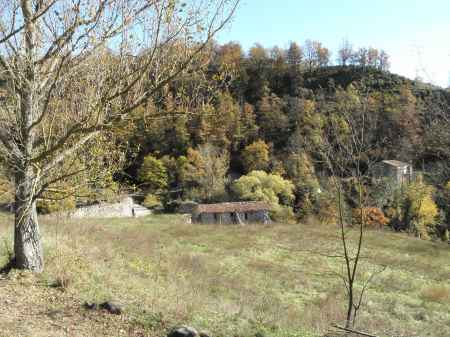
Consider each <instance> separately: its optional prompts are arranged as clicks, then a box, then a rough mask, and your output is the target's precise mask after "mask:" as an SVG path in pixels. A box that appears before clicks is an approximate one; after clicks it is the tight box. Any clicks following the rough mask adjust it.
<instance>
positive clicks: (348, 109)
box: [316, 91, 381, 329]
mask: <svg viewBox="0 0 450 337" xmlns="http://www.w3.org/2000/svg"><path fill="white" fill-rule="evenodd" d="M336 100H337V102H336V104H335V106H334V107H333V109H332V111H333V112H332V113H331V114H330V115H329V116H328V118H327V123H325V125H324V127H323V130H322V142H321V144H320V145H319V146H318V147H316V150H317V153H318V154H319V156H320V165H321V166H322V167H323V168H324V169H325V170H326V171H327V172H328V174H329V183H330V186H331V190H332V192H333V194H334V196H335V198H336V206H337V207H336V208H337V224H338V228H339V240H340V249H341V253H340V254H337V255H334V257H339V258H342V260H343V272H342V273H340V274H338V276H339V278H340V279H341V280H342V282H343V285H344V288H345V295H346V302H347V305H346V320H345V328H347V329H348V328H351V327H353V325H354V324H355V321H356V318H357V315H358V312H359V310H360V309H361V307H362V305H363V301H364V297H365V295H366V291H367V289H368V287H369V285H370V283H371V281H372V280H373V278H374V277H375V275H376V274H377V273H379V272H380V271H376V272H374V273H372V274H371V276H370V277H368V278H366V279H364V278H363V277H362V276H361V268H362V264H363V250H364V244H365V230H366V225H367V223H366V222H367V217H366V214H365V210H366V209H367V207H369V206H371V204H370V203H371V200H370V197H369V194H368V193H367V192H366V189H367V181H368V178H369V174H370V171H371V169H370V168H371V166H372V164H373V162H374V161H375V160H376V158H372V157H371V153H373V152H374V150H375V149H376V148H377V147H379V146H380V145H381V143H380V141H379V140H377V139H376V137H375V134H374V133H373V132H371V130H374V129H376V126H377V124H378V120H377V119H376V118H375V117H374V116H373V114H370V113H368V108H367V101H368V100H367V98H365V97H361V95H360V94H357V93H353V92H348V91H347V92H343V91H341V92H340V94H339V93H338V94H337V99H336ZM349 184H350V185H351V189H352V190H353V192H354V193H353V195H351V197H352V199H353V202H354V204H355V205H354V208H355V210H357V214H356V217H353V219H351V216H350V214H349V212H348V207H347V206H346V201H347V199H348V198H349V197H350V196H349V194H352V193H351V192H349V188H348V187H349V186H348V185H349ZM352 220H353V221H352Z"/></svg>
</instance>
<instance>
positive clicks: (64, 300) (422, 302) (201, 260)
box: [0, 215, 450, 337]
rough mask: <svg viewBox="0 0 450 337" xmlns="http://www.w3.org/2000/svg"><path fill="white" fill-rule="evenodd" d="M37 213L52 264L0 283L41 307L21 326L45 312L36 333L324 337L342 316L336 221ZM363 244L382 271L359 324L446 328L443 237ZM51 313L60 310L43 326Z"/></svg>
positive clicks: (394, 329)
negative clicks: (118, 311)
mask: <svg viewBox="0 0 450 337" xmlns="http://www.w3.org/2000/svg"><path fill="white" fill-rule="evenodd" d="M0 221H1V222H2V225H1V226H0V233H1V235H2V238H3V239H2V242H5V244H3V243H2V248H1V253H0V262H5V261H6V256H7V251H8V249H10V248H8V244H6V242H9V240H10V232H11V227H10V226H11V225H9V226H8V225H7V224H8V223H10V219H9V218H8V217H7V216H5V215H2V218H1V219H0ZM42 222H43V226H42V227H43V236H44V239H45V253H46V271H45V273H43V274H42V275H39V276H35V275H28V274H26V273H25V274H24V273H17V272H15V273H13V274H12V275H13V276H10V277H8V278H7V279H5V280H0V295H8V296H9V297H8V298H10V301H12V302H14V298H16V300H17V299H22V300H21V301H22V302H23V303H22V304H23V305H25V304H26V303H28V302H27V301H37V302H38V303H39V305H40V306H42V307H41V310H40V311H39V310H38V312H37V313H36V312H34V311H32V313H33V316H30V317H28V316H27V314H26V310H24V309H22V310H19V309H17V310H18V311H20V313H21V315H23V316H22V323H21V324H22V325H23V320H25V321H26V320H27V319H29V320H30V321H33V322H34V323H36V322H39V320H42V322H41V324H34V327H35V330H33V333H36V334H35V335H36V336H60V335H61V336H63V335H64V334H63V333H65V331H70V333H69V332H67V336H69V335H70V336H104V335H105V336H106V335H111V331H116V330H117V329H118V330H117V331H119V332H120V331H123V335H124V336H125V335H126V336H155V337H158V336H165V334H166V331H167V329H169V328H170V327H172V326H174V325H177V324H188V325H192V326H195V327H196V328H198V329H200V330H207V331H210V332H211V334H212V335H213V336H216V337H253V336H255V334H256V333H258V332H259V333H260V334H261V335H264V336H271V337H288V336H292V337H295V336H298V337H300V336H302V337H303V336H304V337H307V336H323V335H324V334H325V333H326V332H327V331H329V330H330V324H331V323H342V321H343V319H344V310H345V302H344V289H343V285H342V281H341V280H340V278H339V276H338V275H339V274H340V273H341V271H342V260H341V259H339V258H335V257H330V256H333V255H336V253H337V252H340V249H341V248H340V242H339V239H338V236H337V230H336V228H334V227H332V226H325V225H319V224H314V223H311V224H308V225H302V224H296V225H292V224H291V225H287V224H273V225H249V226H223V225H222V226H221V225H192V224H185V223H183V222H182V219H181V217H178V216H175V215H153V216H149V217H146V218H140V219H99V220H92V219H91V220H67V219H52V220H49V219H45V220H44V219H43V221H42ZM349 235H350V236H352V235H353V234H352V233H350V234H349ZM364 247H365V249H364V252H363V257H364V259H363V261H362V265H361V273H360V279H361V280H364V279H366V278H367V277H369V276H370V275H371V273H372V272H377V271H378V270H382V269H384V268H385V270H384V271H383V272H382V273H381V274H379V275H377V277H376V278H375V279H374V281H373V283H372V286H371V288H370V290H369V292H368V293H367V297H366V300H365V303H364V308H363V309H362V310H361V314H360V317H359V320H358V322H357V327H358V328H360V329H362V330H366V331H372V332H375V333H378V334H379V335H380V336H405V337H406V336H434V337H440V336H442V337H444V336H445V337H447V336H450V314H449V309H450V291H449V288H448V286H447V282H448V279H449V277H450V265H449V264H448V261H449V259H450V249H449V247H448V245H444V244H441V243H434V242H428V241H421V240H418V239H415V238H412V237H408V236H405V235H403V234H397V233H391V232H389V231H369V232H367V233H366V240H365V246H364ZM2 283H3V286H2ZM361 284H362V282H360V283H359V287H360V286H361ZM23 287H26V291H24V290H23ZM7 291H8V292H9V293H8V294H6V293H5V292H7ZM2 292H3V293H2ZM11 292H13V293H14V292H15V294H16V296H15V297H14V296H11ZM18 294H20V295H18ZM24 294H26V297H24V296H25V295H24ZM21 296H22V297H21ZM34 296H36V298H34ZM0 298H1V297H0ZM21 301H17V302H21ZM84 301H89V302H102V301H113V302H117V303H119V304H120V305H121V306H123V308H124V311H125V314H124V315H123V316H122V317H120V318H110V317H104V316H101V317H100V318H98V317H97V316H95V314H92V313H86V312H84V311H83V309H82V308H81V304H82V303H83V302H84ZM33 303H34V302H33ZM19 304H20V303H17V306H18V307H19ZM14 308H16V307H15V306H14V305H12V306H10V308H9V311H11V310H12V311H14V310H15V309H14ZM67 308H69V309H67ZM5 310H6V309H5ZM0 311H1V309H0ZM39 312H40V313H41V316H40V315H39ZM49 312H50V313H52V312H59V313H61V314H60V316H58V315H56V317H53V318H52V317H50V321H49V322H50V323H48V324H46V323H45V322H47V320H48V319H49V318H48V316H49ZM30 315H31V314H30ZM1 317H2V316H1V312H0V324H2V323H5V322H6V323H7V324H3V326H4V327H6V329H9V330H4V329H5V328H4V329H3V331H7V332H6V334H5V336H14V334H16V335H17V336H19V335H21V333H22V335H24V336H25V335H26V334H23V332H20V331H19V330H20V327H19V325H20V324H19V323H14V319H13V318H12V316H11V319H9V320H5V322H2V318H1ZM74 322H78V323H77V324H73V323H74ZM68 329H69V330H68ZM77 329H78V330H77ZM111 329H113V330H111ZM18 331H19V332H20V333H18ZM55 331H57V332H55ZM25 332H26V331H25ZM121 333H122V332H120V333H117V334H113V335H114V336H115V335H122V334H121ZM32 335H33V334H32ZM0 336H2V334H1V333H0Z"/></svg>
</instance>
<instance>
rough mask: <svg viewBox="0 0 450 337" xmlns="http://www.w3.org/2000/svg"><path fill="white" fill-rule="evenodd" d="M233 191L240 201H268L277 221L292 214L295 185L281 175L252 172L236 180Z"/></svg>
mask: <svg viewBox="0 0 450 337" xmlns="http://www.w3.org/2000/svg"><path fill="white" fill-rule="evenodd" d="M232 190H233V192H234V194H235V195H236V196H237V198H238V199H239V200H247V201H266V202H267V203H269V204H270V205H271V206H272V211H273V214H274V215H275V217H276V218H277V219H278V218H280V217H282V215H285V214H286V211H288V212H287V213H288V214H290V212H291V207H292V202H293V201H294V193H293V192H294V185H293V184H292V183H291V182H290V181H289V180H286V179H283V178H282V177H280V176H279V175H275V174H268V173H266V172H264V171H252V172H250V173H249V174H247V175H245V176H242V177H240V178H239V179H238V180H236V181H235V182H234V183H233V186H232ZM280 220H281V219H280Z"/></svg>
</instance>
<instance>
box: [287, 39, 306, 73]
mask: <svg viewBox="0 0 450 337" xmlns="http://www.w3.org/2000/svg"><path fill="white" fill-rule="evenodd" d="M302 61H303V50H302V48H301V47H300V46H299V45H298V44H297V43H296V42H291V43H290V44H289V48H288V50H287V63H288V64H289V65H290V66H291V67H294V68H296V67H299V66H300V64H301V63H302Z"/></svg>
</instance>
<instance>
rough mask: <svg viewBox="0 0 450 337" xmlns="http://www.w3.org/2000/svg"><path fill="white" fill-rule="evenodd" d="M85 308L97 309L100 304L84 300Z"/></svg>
mask: <svg viewBox="0 0 450 337" xmlns="http://www.w3.org/2000/svg"><path fill="white" fill-rule="evenodd" d="M83 308H85V309H86V310H97V309H98V305H97V303H89V302H84V304H83Z"/></svg>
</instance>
